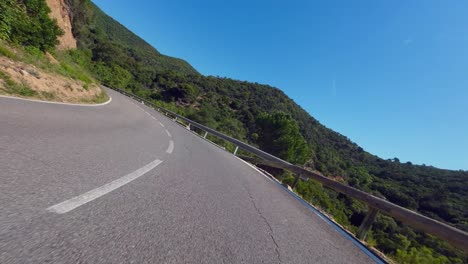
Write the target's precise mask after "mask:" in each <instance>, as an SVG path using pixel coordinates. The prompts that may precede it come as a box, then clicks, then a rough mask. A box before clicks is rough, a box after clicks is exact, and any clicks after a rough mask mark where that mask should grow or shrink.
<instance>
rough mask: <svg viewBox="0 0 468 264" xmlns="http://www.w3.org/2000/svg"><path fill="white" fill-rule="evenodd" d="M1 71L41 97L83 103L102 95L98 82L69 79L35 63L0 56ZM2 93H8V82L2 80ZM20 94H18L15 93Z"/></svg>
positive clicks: (92, 100)
mask: <svg viewBox="0 0 468 264" xmlns="http://www.w3.org/2000/svg"><path fill="white" fill-rule="evenodd" d="M0 71H1V72H3V73H5V74H6V75H7V76H9V77H10V79H11V80H12V81H14V82H15V83H18V84H25V85H26V86H27V87H29V88H30V89H31V90H33V91H35V92H37V96H34V97H36V98H39V99H43V100H49V101H57V102H69V103H82V102H95V101H96V100H97V98H100V97H101V96H102V90H101V88H100V87H99V86H98V85H96V84H89V85H87V84H85V83H83V82H82V81H79V80H73V79H69V78H66V77H63V76H60V75H57V74H53V73H49V72H45V71H44V70H41V69H38V68H36V67H35V66H33V65H29V64H25V63H22V62H18V61H13V60H10V59H8V58H6V57H2V56H0ZM0 93H2V94H8V92H7V89H6V83H5V81H4V80H0ZM13 95H15V96H18V95H17V94H13Z"/></svg>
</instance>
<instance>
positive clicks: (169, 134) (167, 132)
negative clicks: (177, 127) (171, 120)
mask: <svg viewBox="0 0 468 264" xmlns="http://www.w3.org/2000/svg"><path fill="white" fill-rule="evenodd" d="M166 134H167V135H168V136H169V137H172V135H171V133H169V131H168V130H167V129H166Z"/></svg>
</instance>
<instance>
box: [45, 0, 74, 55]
mask: <svg viewBox="0 0 468 264" xmlns="http://www.w3.org/2000/svg"><path fill="white" fill-rule="evenodd" d="M46 1H47V5H48V6H49V7H50V9H51V10H52V12H50V13H49V16H50V17H51V18H53V19H56V20H57V24H58V25H59V27H60V28H61V29H62V30H63V32H64V34H63V35H62V36H60V37H59V41H60V44H59V45H58V46H57V48H58V49H60V50H65V49H76V39H75V37H73V34H72V25H71V18H70V12H69V10H70V9H69V7H68V5H67V4H66V3H65V0H46Z"/></svg>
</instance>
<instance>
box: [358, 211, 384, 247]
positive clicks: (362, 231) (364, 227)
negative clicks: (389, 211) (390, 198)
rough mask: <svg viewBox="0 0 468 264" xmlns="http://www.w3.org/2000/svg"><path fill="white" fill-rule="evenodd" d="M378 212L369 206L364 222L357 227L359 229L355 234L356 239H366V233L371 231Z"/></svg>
mask: <svg viewBox="0 0 468 264" xmlns="http://www.w3.org/2000/svg"><path fill="white" fill-rule="evenodd" d="M378 212H379V210H377V209H375V208H374V207H371V206H369V211H368V212H367V214H366V217H365V218H364V220H362V223H361V225H360V226H359V229H358V231H357V233H356V237H357V238H359V239H360V240H364V239H366V236H367V232H369V230H370V229H371V227H372V224H373V223H374V221H375V218H376V217H377V213H378Z"/></svg>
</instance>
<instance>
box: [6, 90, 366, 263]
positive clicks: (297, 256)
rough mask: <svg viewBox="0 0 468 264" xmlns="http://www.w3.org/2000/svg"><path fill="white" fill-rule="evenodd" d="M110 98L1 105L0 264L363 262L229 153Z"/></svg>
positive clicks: (321, 222)
mask: <svg viewBox="0 0 468 264" xmlns="http://www.w3.org/2000/svg"><path fill="white" fill-rule="evenodd" d="M109 94H110V95H111V96H112V98H113V101H112V102H111V103H110V104H108V105H105V106H99V107H80V106H66V105H52V104H43V103H36V102H27V101H20V100H14V99H7V98H0V168H1V169H0V204H1V206H2V208H1V211H0V263H46V262H47V263H373V260H372V259H371V258H370V257H369V256H368V255H366V254H365V253H364V252H363V251H362V250H361V249H359V248H358V247H357V246H355V245H354V244H353V243H352V242H351V241H350V240H348V239H347V238H345V237H344V236H342V235H341V234H340V232H338V231H337V230H335V229H334V228H333V227H332V226H330V225H329V224H328V223H326V222H325V221H324V220H323V219H321V218H320V217H319V216H318V215H316V214H315V213H314V212H312V211H310V210H309V209H307V208H306V207H305V206H304V205H302V204H301V203H300V202H298V201H297V200H296V199H295V198H294V197H292V196H291V195H290V194H288V193H287V192H285V191H284V190H283V189H282V188H281V187H280V186H278V185H277V184H276V183H274V182H273V181H271V180H270V179H268V178H267V177H265V176H264V175H262V174H261V173H259V172H258V171H256V170H255V169H253V168H251V167H250V166H248V165H246V164H245V163H244V162H242V161H240V160H239V159H237V158H236V157H235V156H233V155H232V154H230V153H227V152H226V151H224V150H221V149H219V148H217V147H216V146H214V145H212V144H210V143H209V142H206V141H204V140H202V139H200V138H199V137H197V136H196V135H194V134H192V133H191V132H189V131H187V130H186V129H184V128H183V127H181V126H178V125H176V124H174V123H173V122H172V121H170V120H168V119H166V118H165V117H164V116H162V115H160V114H159V113H156V112H154V111H152V110H150V109H149V108H146V107H145V106H143V105H141V104H140V105H138V106H137V105H136V104H135V103H133V102H132V101H131V100H130V99H128V98H126V97H123V96H121V95H119V94H117V93H115V92H112V91H109ZM145 112H146V113H145ZM159 122H161V123H162V124H163V125H164V127H163V126H162V125H160V124H159ZM166 129H167V132H166ZM168 132H170V133H168ZM171 140H172V141H173V142H172V143H173V150H171V151H169V149H170V148H169V149H168V146H169V145H170V141H171ZM172 143H171V144H172ZM155 159H158V160H161V161H162V163H160V164H159V165H158V166H156V167H155V168H154V169H152V170H151V171H149V172H147V173H145V174H144V175H142V176H141V177H138V178H136V179H134V180H132V181H131V182H128V183H127V184H125V185H123V186H121V187H120V188H117V189H115V190H112V191H110V192H108V193H105V194H103V195H102V196H99V197H97V198H96V199H94V200H92V201H89V202H87V203H85V204H83V205H81V206H79V207H77V208H74V209H73V210H71V211H69V212H66V213H63V214H57V213H53V212H49V211H47V210H46V209H47V208H49V207H50V206H53V205H56V204H59V203H61V202H63V201H66V200H69V199H71V198H73V197H76V196H79V195H82V194H83V193H86V192H88V191H90V190H93V189H96V188H98V187H100V186H105V185H106V184H108V183H110V182H113V181H115V180H117V179H119V178H121V177H123V176H124V175H127V174H129V173H131V172H134V171H136V170H138V169H139V168H141V167H143V166H145V165H146V164H148V163H150V162H151V161H153V160H155Z"/></svg>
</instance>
